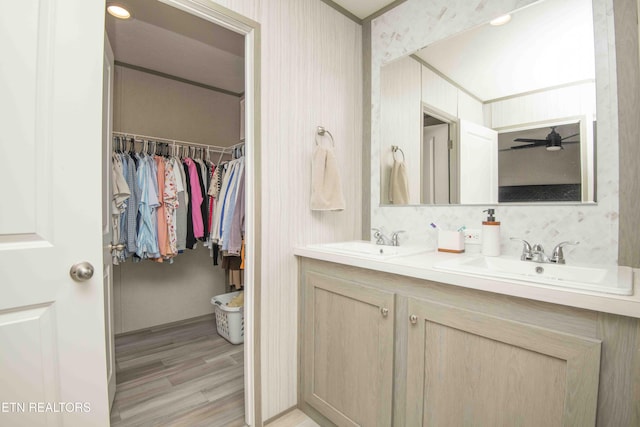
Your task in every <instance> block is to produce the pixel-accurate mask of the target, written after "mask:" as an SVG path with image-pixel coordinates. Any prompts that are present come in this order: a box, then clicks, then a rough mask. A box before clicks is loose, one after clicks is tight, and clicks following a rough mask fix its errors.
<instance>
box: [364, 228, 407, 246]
mask: <svg viewBox="0 0 640 427" xmlns="http://www.w3.org/2000/svg"><path fill="white" fill-rule="evenodd" d="M371 230H373V237H374V239H376V245H387V246H400V243H399V242H398V234H400V233H404V230H399V231H394V232H393V233H391V237H390V238H389V237H387V236H385V235H384V233H382V231H381V230H380V229H379V228H372V229H371Z"/></svg>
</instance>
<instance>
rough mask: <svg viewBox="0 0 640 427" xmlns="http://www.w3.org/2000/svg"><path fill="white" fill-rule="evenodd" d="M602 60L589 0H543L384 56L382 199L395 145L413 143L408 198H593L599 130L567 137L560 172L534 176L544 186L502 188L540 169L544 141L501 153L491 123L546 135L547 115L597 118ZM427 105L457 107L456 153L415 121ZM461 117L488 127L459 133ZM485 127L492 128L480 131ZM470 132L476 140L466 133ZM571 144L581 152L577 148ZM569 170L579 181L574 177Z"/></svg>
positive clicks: (451, 110)
mask: <svg viewBox="0 0 640 427" xmlns="http://www.w3.org/2000/svg"><path fill="white" fill-rule="evenodd" d="M594 64H595V56H594V44H593V13H592V7H591V1H590V0H544V1H541V2H537V3H535V4H533V5H530V6H528V7H525V8H523V9H521V10H518V11H516V12H514V13H513V14H512V19H511V21H510V22H509V23H508V24H506V25H503V26H498V27H496V26H491V25H489V24H487V25H484V26H481V27H478V28H475V29H472V30H469V31H467V32H464V33H461V34H458V35H456V36H453V37H449V38H447V39H445V40H442V41H439V42H437V43H434V44H432V45H429V46H427V47H425V48H423V49H421V50H419V51H418V52H416V53H415V54H413V55H410V56H406V57H404V58H401V59H399V60H396V61H393V62H391V63H388V64H385V65H383V66H382V68H381V74H380V79H381V104H380V117H381V132H382V133H381V150H382V151H381V156H380V158H381V204H388V203H389V200H388V197H386V196H385V194H384V193H385V192H386V189H387V188H388V182H386V180H388V176H389V173H390V170H391V151H390V149H389V147H390V146H391V145H399V146H401V147H402V149H403V150H404V152H405V153H407V159H408V160H407V165H406V167H407V171H408V174H407V176H408V186H409V188H410V197H409V200H408V203H407V204H457V203H460V204H487V203H497V202H498V201H500V202H501V203H504V202H521V203H536V202H567V201H571V202H574V203H576V202H593V201H595V190H594V188H595V173H594V167H593V166H594V164H595V159H594V157H593V153H594V152H595V151H594V149H593V139H594V134H593V132H592V131H588V132H583V135H582V142H581V143H580V144H573V145H574V146H573V147H569V145H572V144H568V145H567V146H566V147H564V149H563V150H562V153H560V154H559V155H558V156H556V157H555V158H554V159H553V160H552V161H551V162H548V163H546V164H545V165H546V166H549V165H550V164H555V163H558V162H559V161H561V159H564V161H566V162H567V163H566V164H564V165H563V166H562V167H561V166H560V165H559V166H557V170H563V171H564V172H562V173H551V172H547V173H542V174H543V175H544V176H545V177H546V178H551V177H556V180H551V179H546V180H538V181H539V183H538V184H535V185H540V186H551V187H549V188H547V189H544V188H541V189H540V191H539V193H538V195H536V196H532V195H531V194H529V196H527V195H526V194H524V195H522V194H521V195H520V196H516V195H515V191H512V192H511V193H509V194H502V193H504V192H505V191H506V190H505V189H501V190H500V191H501V193H500V194H499V186H500V187H509V186H516V185H523V184H514V185H507V184H504V182H507V181H504V179H503V176H505V175H509V176H511V178H510V179H511V180H512V182H521V178H522V177H525V176H526V175H528V174H529V172H530V171H531V170H532V169H536V170H539V169H540V168H538V167H536V166H532V165H531V164H529V163H530V162H531V161H532V159H533V158H535V157H542V153H540V154H538V153H537V151H539V150H540V149H539V148H536V149H535V151H536V153H535V154H533V151H534V150H533V149H531V150H529V149H524V150H525V151H529V153H527V154H529V155H519V154H513V153H506V154H502V155H498V153H497V151H498V148H497V145H498V144H497V143H496V142H495V141H493V139H492V138H493V137H489V136H488V135H490V134H491V131H492V130H493V131H497V132H498V133H500V134H503V133H506V132H511V131H516V130H524V129H532V128H534V127H535V128H541V131H540V132H542V133H544V135H542V136H538V137H537V138H538V139H541V140H544V139H545V138H546V137H547V135H549V134H550V126H551V125H550V124H549V123H551V124H553V123H559V125H566V124H567V123H566V122H567V118H576V117H579V118H580V122H581V123H582V124H581V125H577V124H576V123H577V122H578V121H577V120H573V123H574V125H576V126H583V127H586V128H589V124H590V123H593V122H595V120H596V100H595V65H594ZM424 111H427V112H434V113H436V114H435V115H434V117H436V118H438V119H442V118H443V117H445V118H449V117H450V118H451V120H450V121H449V122H450V123H452V124H454V125H455V126H456V134H455V135H451V134H450V135H449V141H454V142H453V143H449V146H448V150H449V152H448V153H443V152H442V147H443V146H442V145H440V144H438V142H437V141H438V138H437V137H436V136H435V135H432V134H431V133H430V131H429V132H427V129H426V128H424V127H423V128H422V129H419V128H418V127H417V126H416V122H418V123H421V124H422V123H423V121H424V115H423V114H422V113H424ZM462 121H466V122H467V123H471V124H473V125H477V126H480V127H483V128H485V129H486V131H485V130H481V129H480V128H474V130H472V131H470V132H468V133H466V134H465V133H464V132H462V133H461V132H460V130H461V129H464V126H463V125H462V124H461V122H462ZM445 122H448V120H445ZM478 132H479V133H482V134H483V135H484V136H482V137H481V138H480V139H478V138H476V136H477V133H478ZM485 133H486V135H485ZM469 137H471V138H472V143H465V141H467V140H468V138H469ZM456 139H457V140H456ZM483 141H484V142H483ZM483 144H484V145H483ZM491 150H494V152H490V151H491ZM514 151H515V150H514ZM569 152H573V154H574V155H573V156H572V157H571V158H569V157H570V156H569V155H568V154H569ZM501 153H502V152H501ZM417 159H419V161H417ZM576 159H577V160H576ZM547 160H548V159H547ZM540 161H541V162H542V163H544V161H542V160H540ZM465 165H467V166H465ZM503 168H504V169H505V173H502V169H503ZM570 170H571V171H573V174H572V175H571V176H572V177H571V180H572V181H573V182H572V183H567V182H566V181H567V178H566V174H567V173H568V172H567V171H570ZM498 175H500V178H498ZM578 175H579V179H577V180H576V177H577V176H578ZM439 178H440V179H439ZM479 178H481V180H482V182H481V181H479ZM441 181H442V182H441ZM526 185H530V186H531V185H534V184H526ZM562 185H565V186H566V185H573V187H572V188H573V189H572V191H571V192H568V193H567V192H566V191H565V193H564V195H558V194H557V191H556V192H554V190H558V189H559V188H561V187H557V188H555V189H554V188H552V187H553V186H562ZM568 188H569V187H565V190H567V189H568ZM567 191H568V190H567ZM576 194H577V195H578V196H576ZM518 198H519V199H518Z"/></svg>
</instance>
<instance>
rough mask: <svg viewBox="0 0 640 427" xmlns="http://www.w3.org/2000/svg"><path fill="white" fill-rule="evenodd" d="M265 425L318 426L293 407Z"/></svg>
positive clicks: (277, 426)
mask: <svg viewBox="0 0 640 427" xmlns="http://www.w3.org/2000/svg"><path fill="white" fill-rule="evenodd" d="M267 427H320V425H319V424H317V423H316V422H315V421H313V420H312V419H311V418H309V417H308V416H307V415H306V414H304V413H303V412H302V411H300V409H294V410H293V411H291V412H288V413H286V414H284V415H283V416H281V417H280V418H278V419H277V420H274V421H272V422H270V423H269V424H267Z"/></svg>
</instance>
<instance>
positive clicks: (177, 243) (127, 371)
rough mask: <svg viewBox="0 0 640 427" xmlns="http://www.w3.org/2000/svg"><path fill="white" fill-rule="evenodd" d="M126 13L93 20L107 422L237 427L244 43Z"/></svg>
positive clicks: (154, 5) (179, 14)
mask: <svg viewBox="0 0 640 427" xmlns="http://www.w3.org/2000/svg"><path fill="white" fill-rule="evenodd" d="M107 5H109V2H107ZM126 6H127V8H128V9H129V11H130V13H131V17H130V18H129V19H118V18H115V17H113V16H111V15H109V14H107V17H106V34H107V36H108V43H109V44H110V46H111V49H112V51H113V56H114V64H113V65H114V66H113V71H114V72H113V83H112V88H113V90H112V98H111V102H110V104H111V105H112V108H111V120H110V121H111V126H112V129H111V147H110V148H109V150H108V152H106V150H105V155H104V157H105V158H104V162H105V166H106V167H107V168H109V169H110V171H111V177H112V179H111V182H110V183H109V185H110V186H111V191H110V193H111V208H110V210H111V226H112V227H111V246H110V248H111V263H112V265H113V267H112V268H113V270H112V277H113V284H112V286H113V288H112V293H111V298H110V301H111V307H110V308H109V312H110V314H111V316H112V317H111V319H108V321H110V324H111V328H112V330H113V336H114V338H113V344H112V345H113V348H114V349H115V354H114V361H115V398H114V399H113V403H112V409H111V423H112V426H127V425H156V424H162V425H165V424H172V423H176V424H180V423H183V424H185V425H196V424H197V425H200V424H203V425H208V426H218V425H219V426H234V425H239V426H241V425H244V422H245V409H244V399H245V390H244V389H245V380H244V376H245V362H244V360H245V358H244V344H243V341H244V316H245V312H244V290H245V288H246V287H248V286H250V284H249V283H245V277H244V263H245V256H246V255H247V254H246V253H245V243H246V242H245V239H246V238H247V237H248V236H246V235H245V227H244V218H245V209H246V204H245V191H244V188H245V167H246V162H245V150H246V148H245V145H244V144H245V141H244V135H245V129H244V126H245V124H244V111H243V109H244V90H245V89H244V88H245V75H244V67H245V44H244V43H245V40H244V36H243V35H242V34H238V33H235V32H233V31H231V30H228V29H226V28H223V27H221V26H218V25H216V24H213V23H211V22H208V21H206V20H204V19H200V18H198V17H196V16H193V15H191V14H189V13H185V12H183V11H181V10H179V9H177V8H175V7H171V6H168V5H166V4H163V3H161V2H159V1H157V0H129V1H127V4H126Z"/></svg>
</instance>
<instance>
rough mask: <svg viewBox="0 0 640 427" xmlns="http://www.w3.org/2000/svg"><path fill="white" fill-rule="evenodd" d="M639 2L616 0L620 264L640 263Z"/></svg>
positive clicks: (635, 265) (631, 264) (635, 264)
mask: <svg viewBox="0 0 640 427" xmlns="http://www.w3.org/2000/svg"><path fill="white" fill-rule="evenodd" d="M637 6H638V3H637V2H631V1H625V0H614V1H613V8H614V19H615V24H616V28H615V30H616V61H617V65H618V67H617V77H618V120H619V134H620V138H619V156H620V198H619V206H620V230H619V251H620V252H619V264H621V265H630V266H632V267H640V213H639V212H640V141H639V139H640V66H639V62H638V44H639V41H638V22H637V17H638V11H637V10H636V8H637Z"/></svg>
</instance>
